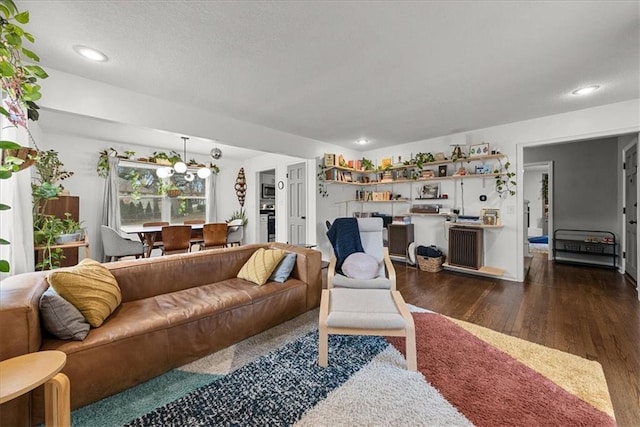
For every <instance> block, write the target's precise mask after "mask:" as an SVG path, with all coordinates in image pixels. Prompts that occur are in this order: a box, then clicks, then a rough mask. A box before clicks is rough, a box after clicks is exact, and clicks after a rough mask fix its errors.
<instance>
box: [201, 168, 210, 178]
mask: <svg viewBox="0 0 640 427" xmlns="http://www.w3.org/2000/svg"><path fill="white" fill-rule="evenodd" d="M209 175H211V169H209V168H200V169H198V177H199V178H202V179H205V178H207V177H209Z"/></svg>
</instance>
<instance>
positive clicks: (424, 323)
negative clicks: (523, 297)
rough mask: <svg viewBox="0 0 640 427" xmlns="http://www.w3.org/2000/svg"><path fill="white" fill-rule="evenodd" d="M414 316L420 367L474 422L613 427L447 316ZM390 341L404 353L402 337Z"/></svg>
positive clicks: (611, 421)
mask: <svg viewBox="0 0 640 427" xmlns="http://www.w3.org/2000/svg"><path fill="white" fill-rule="evenodd" d="M413 317H414V320H415V323H416V342H417V344H416V346H417V354H418V370H419V371H420V372H421V373H422V374H423V375H424V376H425V378H426V379H427V381H428V382H429V383H430V384H431V385H433V386H434V387H435V388H436V389H438V391H439V392H440V393H441V394H442V395H443V396H444V397H445V398H446V399H447V400H448V401H449V402H450V403H451V404H452V405H454V406H455V407H456V408H457V409H458V410H459V411H460V412H461V413H462V414H464V415H465V416H466V417H467V418H468V419H469V420H470V421H471V422H472V423H473V424H475V425H477V426H492V427H493V426H516V425H517V426H598V427H601V426H615V425H616V423H615V420H614V419H613V418H612V417H610V416H609V415H608V414H606V413H605V412H602V411H600V410H598V409H596V408H594V407H593V406H592V405H590V404H589V403H587V402H586V401H584V400H582V399H581V398H579V397H577V396H576V395H574V394H572V393H570V392H568V391H567V390H565V389H564V388H562V387H560V386H559V385H557V384H556V383H554V382H553V381H551V380H550V379H548V378H547V377H545V376H544V375H542V374H540V373H538V372H536V371H534V370H533V369H531V368H529V367H528V366H526V365H525V364H523V363H522V362H520V361H518V360H516V359H514V358H513V357H511V356H510V355H508V354H507V353H505V352H503V351H501V350H499V349H497V348H496V347H494V346H492V345H490V344H488V343H487V342H485V341H483V340H481V339H480V338H477V337H476V336H474V335H473V334H471V333H470V332H467V331H466V330H465V329H463V328H461V327H460V326H458V325H456V324H455V323H453V322H452V321H450V320H449V319H447V318H446V317H444V316H441V315H438V314H434V313H413ZM389 340H390V341H391V343H392V344H393V345H394V346H395V347H396V348H397V349H398V350H399V351H401V352H403V353H404V339H402V338H390V339H389ZM585 380H586V381H588V380H589V379H588V378H587V379H585Z"/></svg>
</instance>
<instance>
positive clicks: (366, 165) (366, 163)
mask: <svg viewBox="0 0 640 427" xmlns="http://www.w3.org/2000/svg"><path fill="white" fill-rule="evenodd" d="M360 163H361V164H362V169H363V170H365V171H374V170H376V166H375V165H374V164H373V161H371V160H369V159H367V158H365V157H363V158H362V160H360Z"/></svg>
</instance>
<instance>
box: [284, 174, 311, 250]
mask: <svg viewBox="0 0 640 427" xmlns="http://www.w3.org/2000/svg"><path fill="white" fill-rule="evenodd" d="M306 173H307V168H306V166H305V164H304V163H298V164H295V165H291V166H289V167H288V168H287V177H288V186H289V187H288V189H289V191H288V196H289V206H288V212H289V214H288V218H287V219H288V221H289V222H288V224H289V227H288V228H289V233H288V236H287V237H288V242H289V244H292V245H300V244H304V243H306V240H307V232H306V230H307V192H306V190H307V179H306V176H307V175H306Z"/></svg>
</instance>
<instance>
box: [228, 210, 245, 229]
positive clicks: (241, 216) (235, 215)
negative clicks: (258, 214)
mask: <svg viewBox="0 0 640 427" xmlns="http://www.w3.org/2000/svg"><path fill="white" fill-rule="evenodd" d="M234 219H241V220H242V226H243V227H244V226H245V225H247V224H248V223H249V220H248V219H247V216H246V215H245V211H244V209H243V208H240V210H238V211H233V213H232V214H231V216H230V217H229V219H227V220H226V221H225V222H226V223H227V224H228V223H230V222H231V221H233V220H234Z"/></svg>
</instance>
